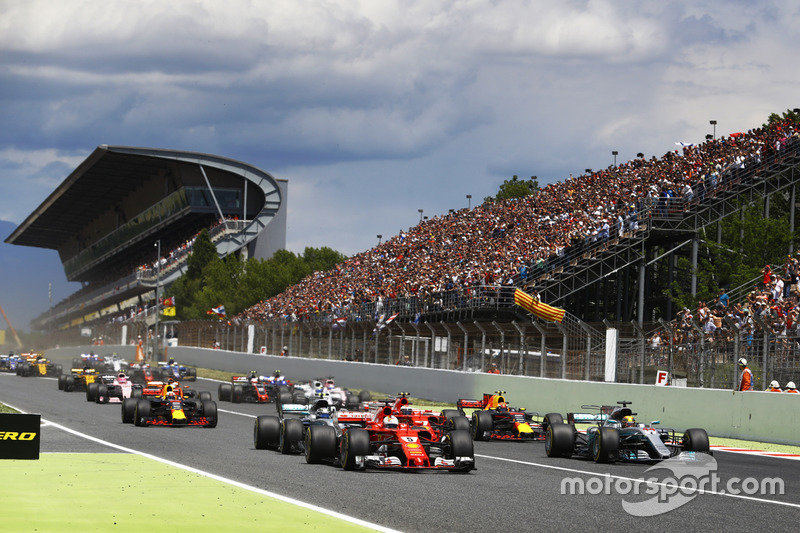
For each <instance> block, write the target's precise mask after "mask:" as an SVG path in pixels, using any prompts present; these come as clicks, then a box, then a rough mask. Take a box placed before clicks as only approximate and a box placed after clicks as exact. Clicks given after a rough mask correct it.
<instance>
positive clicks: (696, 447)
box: [683, 428, 711, 452]
mask: <svg viewBox="0 0 800 533" xmlns="http://www.w3.org/2000/svg"><path fill="white" fill-rule="evenodd" d="M710 449H711V448H710V445H709V442H708V433H706V430H705V429H701V428H691V429H687V430H686V433H684V434H683V450H684V451H687V452H708V451H709V450H710Z"/></svg>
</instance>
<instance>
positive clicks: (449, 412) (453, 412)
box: [442, 409, 462, 420]
mask: <svg viewBox="0 0 800 533" xmlns="http://www.w3.org/2000/svg"><path fill="white" fill-rule="evenodd" d="M442 416H443V417H444V418H445V420H450V419H451V418H453V417H454V416H462V414H461V411H459V410H458V409H442Z"/></svg>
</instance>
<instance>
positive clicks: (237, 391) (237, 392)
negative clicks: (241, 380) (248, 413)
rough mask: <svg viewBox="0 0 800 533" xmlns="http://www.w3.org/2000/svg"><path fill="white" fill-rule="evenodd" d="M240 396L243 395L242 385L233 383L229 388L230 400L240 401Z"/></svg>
mask: <svg viewBox="0 0 800 533" xmlns="http://www.w3.org/2000/svg"><path fill="white" fill-rule="evenodd" d="M242 396H244V387H242V386H241V385H234V386H233V388H232V389H231V402H233V403H242Z"/></svg>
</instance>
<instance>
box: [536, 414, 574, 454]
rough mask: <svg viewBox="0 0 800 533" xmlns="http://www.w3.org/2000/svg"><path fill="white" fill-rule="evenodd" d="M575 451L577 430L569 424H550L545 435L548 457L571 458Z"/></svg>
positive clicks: (545, 447) (545, 448)
mask: <svg viewBox="0 0 800 533" xmlns="http://www.w3.org/2000/svg"><path fill="white" fill-rule="evenodd" d="M573 451H575V430H574V429H573V427H572V426H571V425H569V424H564V423H563V422H562V423H560V424H550V425H548V426H547V430H546V431H545V434H544V452H545V453H546V454H547V457H570V456H571V455H572V452H573Z"/></svg>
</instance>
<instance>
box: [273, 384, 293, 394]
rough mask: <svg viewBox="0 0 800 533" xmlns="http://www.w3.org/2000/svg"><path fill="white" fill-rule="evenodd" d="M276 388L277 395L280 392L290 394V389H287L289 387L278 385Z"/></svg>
mask: <svg viewBox="0 0 800 533" xmlns="http://www.w3.org/2000/svg"><path fill="white" fill-rule="evenodd" d="M277 388H278V393H279V394H280V393H281V392H292V389H291V388H290V387H289V385H278V387H277Z"/></svg>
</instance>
